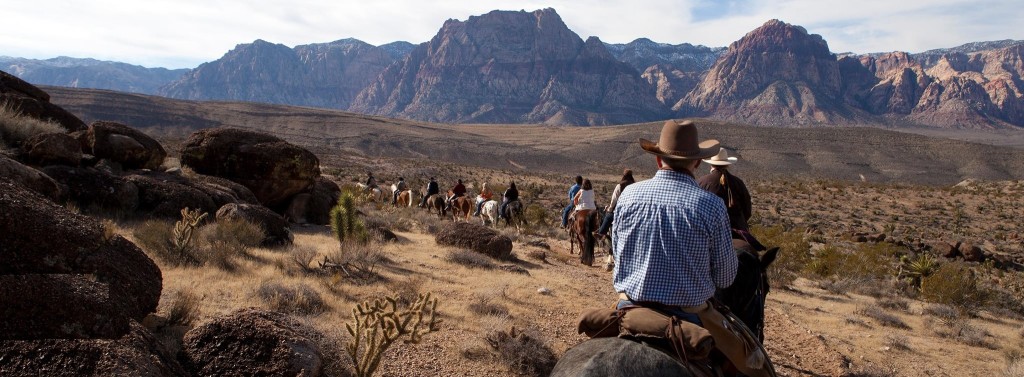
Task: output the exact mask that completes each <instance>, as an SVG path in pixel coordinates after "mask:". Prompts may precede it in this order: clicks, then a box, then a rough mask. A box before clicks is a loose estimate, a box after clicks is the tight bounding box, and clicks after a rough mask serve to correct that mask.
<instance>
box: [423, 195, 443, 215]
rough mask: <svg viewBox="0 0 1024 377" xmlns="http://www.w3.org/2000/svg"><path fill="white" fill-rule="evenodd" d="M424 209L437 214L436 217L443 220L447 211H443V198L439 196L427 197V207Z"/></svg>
mask: <svg viewBox="0 0 1024 377" xmlns="http://www.w3.org/2000/svg"><path fill="white" fill-rule="evenodd" d="M424 208H426V209H427V210H428V211H431V212H437V217H441V218H443V217H444V215H446V214H447V211H445V210H444V197H443V196H441V194H431V195H430V196H428V197H427V205H426V206H425V207H424Z"/></svg>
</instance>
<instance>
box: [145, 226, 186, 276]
mask: <svg viewBox="0 0 1024 377" xmlns="http://www.w3.org/2000/svg"><path fill="white" fill-rule="evenodd" d="M173 232H174V224H173V223H171V222H169V221H164V220H146V221H145V222H143V223H142V224H139V225H138V226H136V227H135V230H134V231H132V236H133V237H134V238H135V241H137V242H138V244H139V246H142V248H143V249H144V250H146V252H147V253H148V254H149V255H150V256H152V257H155V258H156V259H159V260H161V261H163V262H164V263H167V264H169V265H171V266H181V265H184V264H187V260H185V259H182V256H181V255H179V254H177V253H175V252H174V249H173V248H174V245H173V244H171V237H172V233H173Z"/></svg>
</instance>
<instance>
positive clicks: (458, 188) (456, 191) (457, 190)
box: [444, 179, 466, 209]
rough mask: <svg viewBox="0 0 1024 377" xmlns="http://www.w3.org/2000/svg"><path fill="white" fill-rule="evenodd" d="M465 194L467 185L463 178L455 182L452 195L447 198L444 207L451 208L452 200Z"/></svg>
mask: <svg viewBox="0 0 1024 377" xmlns="http://www.w3.org/2000/svg"><path fill="white" fill-rule="evenodd" d="M463 195H466V186H464V185H463V184H462V180H461V179H460V180H459V182H458V183H456V184H455V187H452V196H449V197H447V198H445V201H444V208H445V209H448V208H450V207H451V203H452V200H455V198H458V197H460V196H463Z"/></svg>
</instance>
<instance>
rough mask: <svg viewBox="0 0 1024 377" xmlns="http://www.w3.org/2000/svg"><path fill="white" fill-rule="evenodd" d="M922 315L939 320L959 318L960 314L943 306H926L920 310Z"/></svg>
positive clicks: (952, 308) (950, 307)
mask: <svg viewBox="0 0 1024 377" xmlns="http://www.w3.org/2000/svg"><path fill="white" fill-rule="evenodd" d="M922 313H924V314H927V315H930V316H932V317H935V318H938V319H940V320H944V319H950V318H956V317H959V316H960V312H959V311H957V310H956V308H954V307H952V306H949V305H943V304H930V305H926V306H925V307H924V309H923V310H922Z"/></svg>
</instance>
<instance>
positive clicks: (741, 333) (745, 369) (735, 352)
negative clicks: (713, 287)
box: [697, 300, 775, 377]
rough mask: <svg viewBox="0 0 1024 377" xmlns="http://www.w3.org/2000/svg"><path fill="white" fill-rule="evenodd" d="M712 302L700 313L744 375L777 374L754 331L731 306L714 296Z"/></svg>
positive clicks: (722, 350) (706, 326)
mask: <svg viewBox="0 0 1024 377" xmlns="http://www.w3.org/2000/svg"><path fill="white" fill-rule="evenodd" d="M709 303H711V304H712V305H708V306H707V308H705V309H704V310H702V311H700V312H698V313H697V316H698V317H700V321H701V323H703V324H704V327H705V328H706V329H707V331H710V333H711V335H713V336H714V338H715V344H716V346H717V348H718V350H719V351H721V352H722V353H723V354H725V357H726V358H728V359H729V361H731V362H732V363H733V365H735V366H736V368H737V369H739V370H740V372H742V373H743V374H744V375H747V376H750V377H762V376H763V377H774V376H775V369H774V367H773V366H772V364H771V362H770V361H769V360H768V356H767V355H766V354H765V351H764V348H763V347H762V346H761V345H760V343H759V342H758V341H757V338H755V337H754V336H753V333H751V332H750V330H748V329H747V328H746V326H744V325H743V322H741V321H740V320H739V319H737V318H736V317H735V316H733V315H732V314H731V313H730V312H729V309H728V308H725V307H723V306H721V304H719V303H717V302H715V301H714V300H709Z"/></svg>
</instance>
